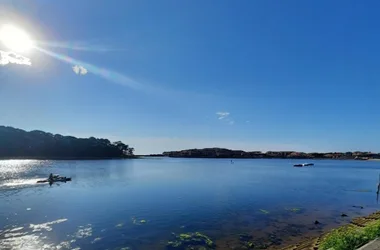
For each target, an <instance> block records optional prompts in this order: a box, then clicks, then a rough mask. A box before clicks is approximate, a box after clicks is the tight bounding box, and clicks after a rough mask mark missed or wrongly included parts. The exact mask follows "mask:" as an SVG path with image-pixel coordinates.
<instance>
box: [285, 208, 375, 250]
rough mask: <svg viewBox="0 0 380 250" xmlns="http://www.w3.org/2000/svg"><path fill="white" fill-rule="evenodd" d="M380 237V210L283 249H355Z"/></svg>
mask: <svg viewBox="0 0 380 250" xmlns="http://www.w3.org/2000/svg"><path fill="white" fill-rule="evenodd" d="M378 237H380V211H377V212H375V213H372V214H370V215H368V216H362V217H356V218H353V219H352V221H351V222H350V224H347V225H344V226H341V227H339V228H337V229H333V230H331V231H330V232H328V233H326V234H322V235H320V236H318V237H314V238H309V239H305V240H303V241H300V242H298V243H297V244H295V245H289V246H286V247H284V248H282V250H305V249H313V250H355V249H358V248H359V247H361V246H363V245H365V244H367V243H368V242H370V241H372V240H373V239H375V238H378Z"/></svg>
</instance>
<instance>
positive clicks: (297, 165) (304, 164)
mask: <svg viewBox="0 0 380 250" xmlns="http://www.w3.org/2000/svg"><path fill="white" fill-rule="evenodd" d="M307 166H314V163H302V164H295V165H293V167H307Z"/></svg>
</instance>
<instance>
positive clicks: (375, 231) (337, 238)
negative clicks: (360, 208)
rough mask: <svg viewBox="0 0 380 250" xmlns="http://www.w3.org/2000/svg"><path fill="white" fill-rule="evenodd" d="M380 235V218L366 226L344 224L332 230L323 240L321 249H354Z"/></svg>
mask: <svg viewBox="0 0 380 250" xmlns="http://www.w3.org/2000/svg"><path fill="white" fill-rule="evenodd" d="M379 236H380V220H378V221H373V222H369V223H368V224H367V225H366V226H365V227H363V228H360V227H357V226H351V225H349V226H344V227H341V228H338V229H335V230H333V231H331V232H330V233H329V234H327V235H326V236H325V237H324V238H323V239H322V241H321V244H320V249H321V250H327V249H331V248H332V249H334V250H354V249H357V248H358V247H361V246H363V245H364V244H366V243H368V242H369V241H371V240H373V239H375V238H377V237H379Z"/></svg>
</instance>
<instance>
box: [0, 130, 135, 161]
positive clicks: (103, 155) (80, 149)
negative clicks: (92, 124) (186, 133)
mask: <svg viewBox="0 0 380 250" xmlns="http://www.w3.org/2000/svg"><path fill="white" fill-rule="evenodd" d="M133 152H134V148H132V147H129V145H126V144H124V143H123V142H121V141H116V142H110V141H109V140H108V139H99V138H95V137H90V138H76V137H73V136H63V135H60V134H51V133H47V132H44V131H40V130H33V131H30V132H27V131H25V130H22V129H17V128H13V127H5V126H0V159H3V160H5V159H37V160H97V159H129V158H137V156H135V155H134V153H133Z"/></svg>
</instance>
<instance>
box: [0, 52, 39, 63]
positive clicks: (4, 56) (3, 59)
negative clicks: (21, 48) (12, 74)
mask: <svg viewBox="0 0 380 250" xmlns="http://www.w3.org/2000/svg"><path fill="white" fill-rule="evenodd" d="M9 63H13V64H23V65H29V66H30V65H32V62H31V61H30V59H29V58H27V57H24V56H21V55H19V54H16V53H14V52H6V51H2V50H0V65H7V64H9Z"/></svg>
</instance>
